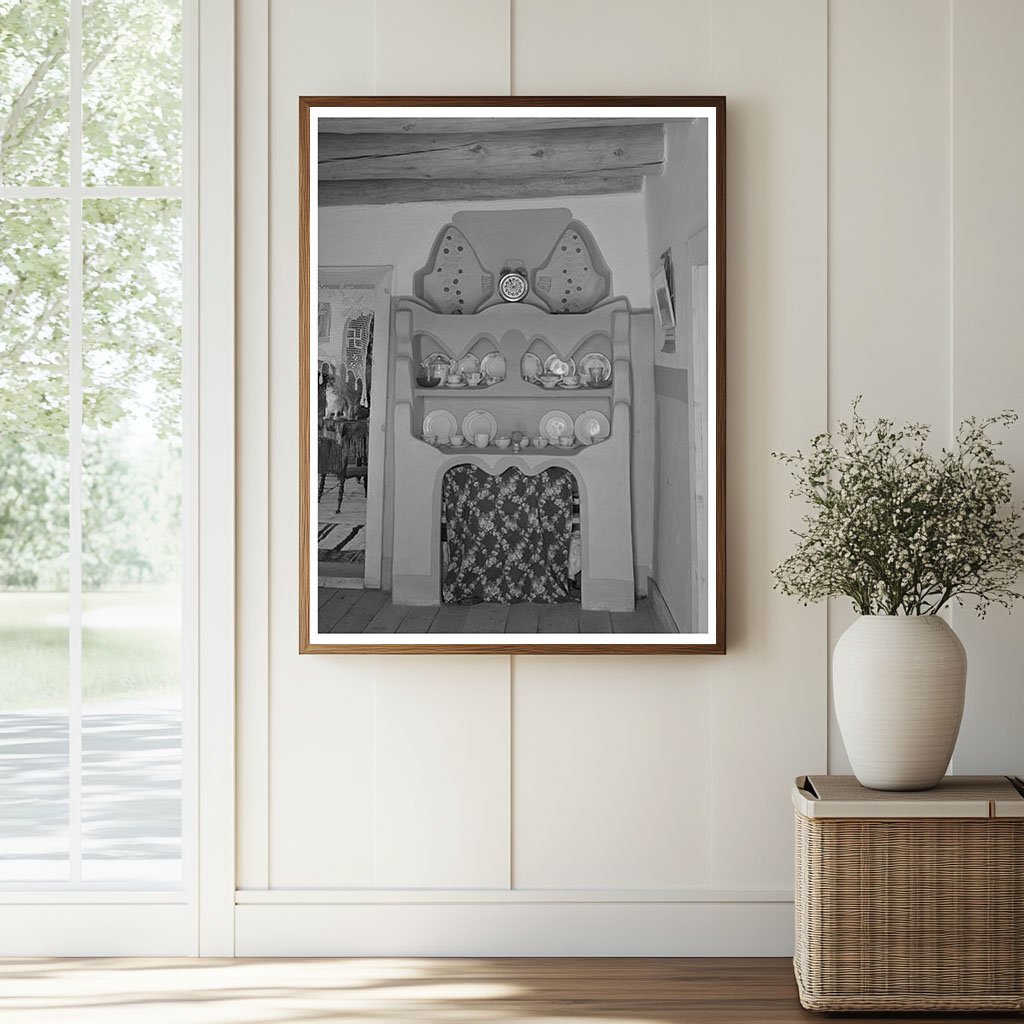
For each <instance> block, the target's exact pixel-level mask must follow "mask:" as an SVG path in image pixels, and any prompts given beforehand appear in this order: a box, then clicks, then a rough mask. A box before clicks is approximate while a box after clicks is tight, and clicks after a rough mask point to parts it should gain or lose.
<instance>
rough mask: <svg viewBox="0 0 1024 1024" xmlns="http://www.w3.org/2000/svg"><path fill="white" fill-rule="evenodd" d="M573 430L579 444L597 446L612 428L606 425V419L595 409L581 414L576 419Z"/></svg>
mask: <svg viewBox="0 0 1024 1024" xmlns="http://www.w3.org/2000/svg"><path fill="white" fill-rule="evenodd" d="M573 430H574V432H575V434H576V436H577V437H578V438H579V439H580V443H581V444H597V442H598V441H603V440H604V439H605V438H606V437H608V435H609V434H610V433H611V432H612V428H611V427H610V426H609V424H608V417H607V416H605V414H604V413H603V412H598V411H597V410H596V409H588V410H587V411H586V412H581V413H580V414H579V416H577V417H576V422H575V423H574V424H573Z"/></svg>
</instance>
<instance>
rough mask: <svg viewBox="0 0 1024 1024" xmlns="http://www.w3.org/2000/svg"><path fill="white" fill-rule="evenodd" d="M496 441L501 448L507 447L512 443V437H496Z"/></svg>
mask: <svg viewBox="0 0 1024 1024" xmlns="http://www.w3.org/2000/svg"><path fill="white" fill-rule="evenodd" d="M494 443H495V444H496V445H497V446H498V447H499V448H507V447H508V446H509V445H510V444H511V443H512V438H510V437H496V438H495V439H494Z"/></svg>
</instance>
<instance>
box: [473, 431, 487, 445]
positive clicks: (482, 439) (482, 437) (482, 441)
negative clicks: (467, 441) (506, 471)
mask: <svg viewBox="0 0 1024 1024" xmlns="http://www.w3.org/2000/svg"><path fill="white" fill-rule="evenodd" d="M490 440H491V435H490V434H488V433H487V431H486V430H480V431H477V433H475V434H474V435H473V444H475V445H476V446H477V448H486V447H487V445H488V444H489V443H490Z"/></svg>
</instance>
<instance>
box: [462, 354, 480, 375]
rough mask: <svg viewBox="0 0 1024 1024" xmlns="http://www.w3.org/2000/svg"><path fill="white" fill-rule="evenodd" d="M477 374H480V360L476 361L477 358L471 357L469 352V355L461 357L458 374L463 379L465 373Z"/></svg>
mask: <svg viewBox="0 0 1024 1024" xmlns="http://www.w3.org/2000/svg"><path fill="white" fill-rule="evenodd" d="M479 372H480V360H479V359H477V357H476V356H475V355H473V353H472V352H470V354H469V355H466V356H463V357H462V358H461V359H460V360H459V373H461V374H462V376H463V377H465V376H466V374H467V373H479Z"/></svg>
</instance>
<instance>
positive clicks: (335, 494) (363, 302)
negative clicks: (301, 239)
mask: <svg viewBox="0 0 1024 1024" xmlns="http://www.w3.org/2000/svg"><path fill="white" fill-rule="evenodd" d="M391 278H392V268H391V267H321V268H320V270H319V277H318V289H317V292H318V302H317V363H318V370H317V382H316V386H317V470H316V472H317V547H318V553H319V554H318V566H319V569H318V574H319V583H320V586H321V587H327V588H334V589H362V588H364V587H367V588H378V587H380V584H381V533H382V525H383V523H382V519H383V508H384V494H383V487H384V443H383V442H384V428H385V421H386V415H385V406H386V402H387V366H388V350H389V335H390V323H391Z"/></svg>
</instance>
